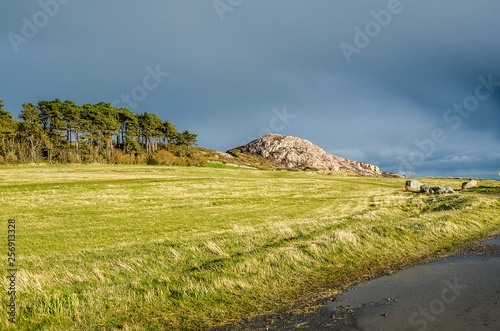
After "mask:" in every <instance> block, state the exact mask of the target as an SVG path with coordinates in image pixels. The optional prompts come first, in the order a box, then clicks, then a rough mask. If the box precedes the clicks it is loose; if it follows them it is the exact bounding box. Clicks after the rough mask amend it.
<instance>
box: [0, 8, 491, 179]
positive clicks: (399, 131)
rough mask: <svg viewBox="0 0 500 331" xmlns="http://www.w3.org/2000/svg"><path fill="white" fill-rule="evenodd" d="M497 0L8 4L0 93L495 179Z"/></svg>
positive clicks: (221, 141)
mask: <svg viewBox="0 0 500 331" xmlns="http://www.w3.org/2000/svg"><path fill="white" fill-rule="evenodd" d="M499 15H500V1H497V0H475V1H471V0H467V1H465V0H448V1H433V0H419V1H410V0H401V1H396V0H389V1H388V0H384V1H374V0H369V1H368V0H366V1H351V0H342V1H332V0H274V1H269V0H267V1H264V0H217V1H212V0H205V1H199V0H196V1H195V0H177V1H172V0H161V1H160V0H149V1H136V0H135V1H131V0H99V1H97V0H85V1H82V0H41V1H5V3H4V4H3V5H2V11H1V12H0V34H1V36H2V38H1V39H0V40H1V41H0V47H1V50H2V51H1V53H0V63H1V64H0V68H1V71H0V72H1V78H2V79H1V81H0V99H4V100H5V101H4V103H5V105H6V107H5V108H6V110H8V111H11V112H12V113H13V114H14V115H17V114H19V112H20V110H21V104H22V103H24V102H33V103H36V102H38V101H40V100H52V99H54V98H60V99H62V100H66V99H69V100H74V101H75V102H76V103H78V104H84V103H88V102H91V103H97V102H100V101H105V102H111V103H114V104H115V105H117V106H126V107H128V108H129V109H131V110H132V111H134V112H144V111H148V112H153V113H156V114H157V115H159V116H160V117H162V118H163V119H165V120H169V121H171V122H173V123H174V124H176V125H177V127H178V129H180V130H186V129H187V130H190V131H191V132H194V133H197V134H198V142H199V145H200V146H202V147H206V148H210V149H216V150H221V151H225V150H227V149H230V148H232V147H236V146H238V145H241V144H243V143H247V142H249V141H250V140H252V139H255V138H257V137H258V136H260V135H263V134H266V133H269V132H273V133H281V134H285V135H293V136H298V137H301V138H305V139H308V140H310V141H311V142H313V143H314V144H316V145H318V146H320V147H322V148H324V149H325V150H326V151H327V152H330V153H334V154H337V155H339V156H343V157H347V158H351V159H355V160H359V161H364V162H369V163H374V164H377V165H379V166H380V167H381V169H382V170H385V171H392V172H402V173H406V174H410V175H414V176H474V177H481V178H493V179H500V177H499V172H500V39H499V37H500V19H499Z"/></svg>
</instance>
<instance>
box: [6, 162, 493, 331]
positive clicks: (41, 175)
mask: <svg viewBox="0 0 500 331" xmlns="http://www.w3.org/2000/svg"><path fill="white" fill-rule="evenodd" d="M404 181H405V180H404V179H390V178H365V177H334V176H328V175H320V174H317V173H314V172H300V173H297V172H293V173H291V172H280V171H275V172H272V171H256V170H246V169H214V168H183V167H174V168H169V167H147V166H51V167H47V166H46V167H12V168H8V167H7V168H0V199H1V200H0V201H2V204H1V207H0V210H1V215H2V218H3V219H4V221H3V222H4V223H5V224H4V225H5V226H3V227H2V231H3V235H2V236H1V237H2V238H6V228H7V219H8V218H11V217H15V218H16V219H17V226H18V229H17V253H18V261H17V264H18V268H19V273H18V280H17V288H18V291H19V297H18V301H17V303H18V323H17V326H18V329H21V330H37V329H44V330H52V329H53V330H58V329H82V330H89V329H96V330H101V329H102V330H111V329H126V330H161V329H171V328H176V329H202V328H205V327H207V326H209V325H212V324H214V323H219V322H223V321H228V320H230V319H234V318H239V317H243V316H249V315H252V314H255V313H259V312H263V311H266V310H268V309H273V308H276V307H278V306H280V305H286V304H289V303H290V302H292V301H293V300H294V299H297V298H298V297H300V296H301V295H303V294H304V293H305V292H306V291H310V290H314V289H316V288H319V287H321V286H323V285H325V284H332V283H333V284H335V283H337V284H338V283H342V282H352V281H356V280H357V279H360V278H361V277H363V276H365V275H369V274H373V273H376V272H377V271H378V270H380V269H383V268H387V267H390V266H395V265H398V264H401V263H407V262H411V261H415V260H416V259H418V258H421V257H423V256H425V255H429V254H433V253H436V252H439V251H444V250H450V249H452V248H455V247H457V246H459V245H463V244H464V243H465V242H467V241H468V240H471V239H474V238H477V237H480V236H484V235H486V234H489V233H491V232H494V231H498V230H500V220H499V219H498V211H499V209H500V200H499V199H497V198H494V197H490V196H486V195H482V194H478V193H473V192H470V193H468V192H464V193H462V194H459V195H458V196H446V197H441V196H438V197H436V201H434V202H430V201H431V200H432V199H431V198H429V197H428V196H424V195H419V194H411V193H406V192H403V191H402V188H403V187H404ZM427 182H428V183H429V184H430V185H434V184H440V185H442V186H452V187H454V188H456V189H458V188H460V184H461V182H460V181H457V180H448V179H439V180H437V179H436V180H427V179H426V183H427ZM480 184H481V185H483V186H486V187H489V188H492V187H493V188H495V187H499V186H500V183H499V182H493V181H486V182H481V183H480ZM4 241H5V243H3V244H1V247H2V249H3V250H4V252H5V254H4V256H5V255H6V252H7V247H6V240H4ZM3 263H4V264H6V260H5V259H4V262H3ZM2 270H5V268H2ZM4 276H5V271H4V274H2V284H3V288H4V289H5V288H6V286H7V283H6V278H5V277H4ZM0 299H1V302H2V306H5V304H6V303H7V300H8V299H7V296H6V291H5V290H2V291H0ZM2 310H4V309H2ZM8 327H9V324H8V323H7V316H6V313H1V314H0V329H8Z"/></svg>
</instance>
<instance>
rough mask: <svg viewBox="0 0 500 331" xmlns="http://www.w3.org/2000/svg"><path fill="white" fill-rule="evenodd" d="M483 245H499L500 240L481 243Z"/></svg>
mask: <svg viewBox="0 0 500 331" xmlns="http://www.w3.org/2000/svg"><path fill="white" fill-rule="evenodd" d="M483 244H485V245H500V238H496V239H489V240H485V241H483Z"/></svg>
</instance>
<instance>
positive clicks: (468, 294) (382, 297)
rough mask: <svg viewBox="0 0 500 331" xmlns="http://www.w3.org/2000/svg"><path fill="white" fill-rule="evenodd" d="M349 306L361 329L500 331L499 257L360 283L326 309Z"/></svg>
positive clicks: (434, 265) (459, 260)
mask: <svg viewBox="0 0 500 331" xmlns="http://www.w3.org/2000/svg"><path fill="white" fill-rule="evenodd" d="M498 240H499V239H495V241H498ZM346 307H349V309H353V310H354V311H355V312H354V319H355V322H356V325H357V327H359V328H360V329H361V330H500V255H469V256H466V257H464V256H457V257H450V258H447V259H443V260H439V261H435V262H431V263H427V264H423V265H418V266H415V267H412V268H409V269H406V270H402V271H399V272H397V273H395V274H393V275H390V276H385V277H381V278H378V279H374V280H372V281H369V282H366V283H363V284H360V285H359V286H356V287H355V288H354V289H352V290H350V291H348V292H345V293H343V294H341V295H339V296H337V297H336V298H335V302H330V303H328V305H327V308H328V310H329V311H330V312H340V311H345V310H346V309H347V308H346Z"/></svg>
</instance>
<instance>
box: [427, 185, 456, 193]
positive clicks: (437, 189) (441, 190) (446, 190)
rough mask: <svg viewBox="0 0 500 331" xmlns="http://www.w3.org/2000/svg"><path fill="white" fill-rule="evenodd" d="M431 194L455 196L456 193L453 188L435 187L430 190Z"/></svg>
mask: <svg viewBox="0 0 500 331" xmlns="http://www.w3.org/2000/svg"><path fill="white" fill-rule="evenodd" d="M430 193H431V194H454V193H456V192H455V190H454V189H453V188H451V187H441V186H435V187H431V188H430Z"/></svg>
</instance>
